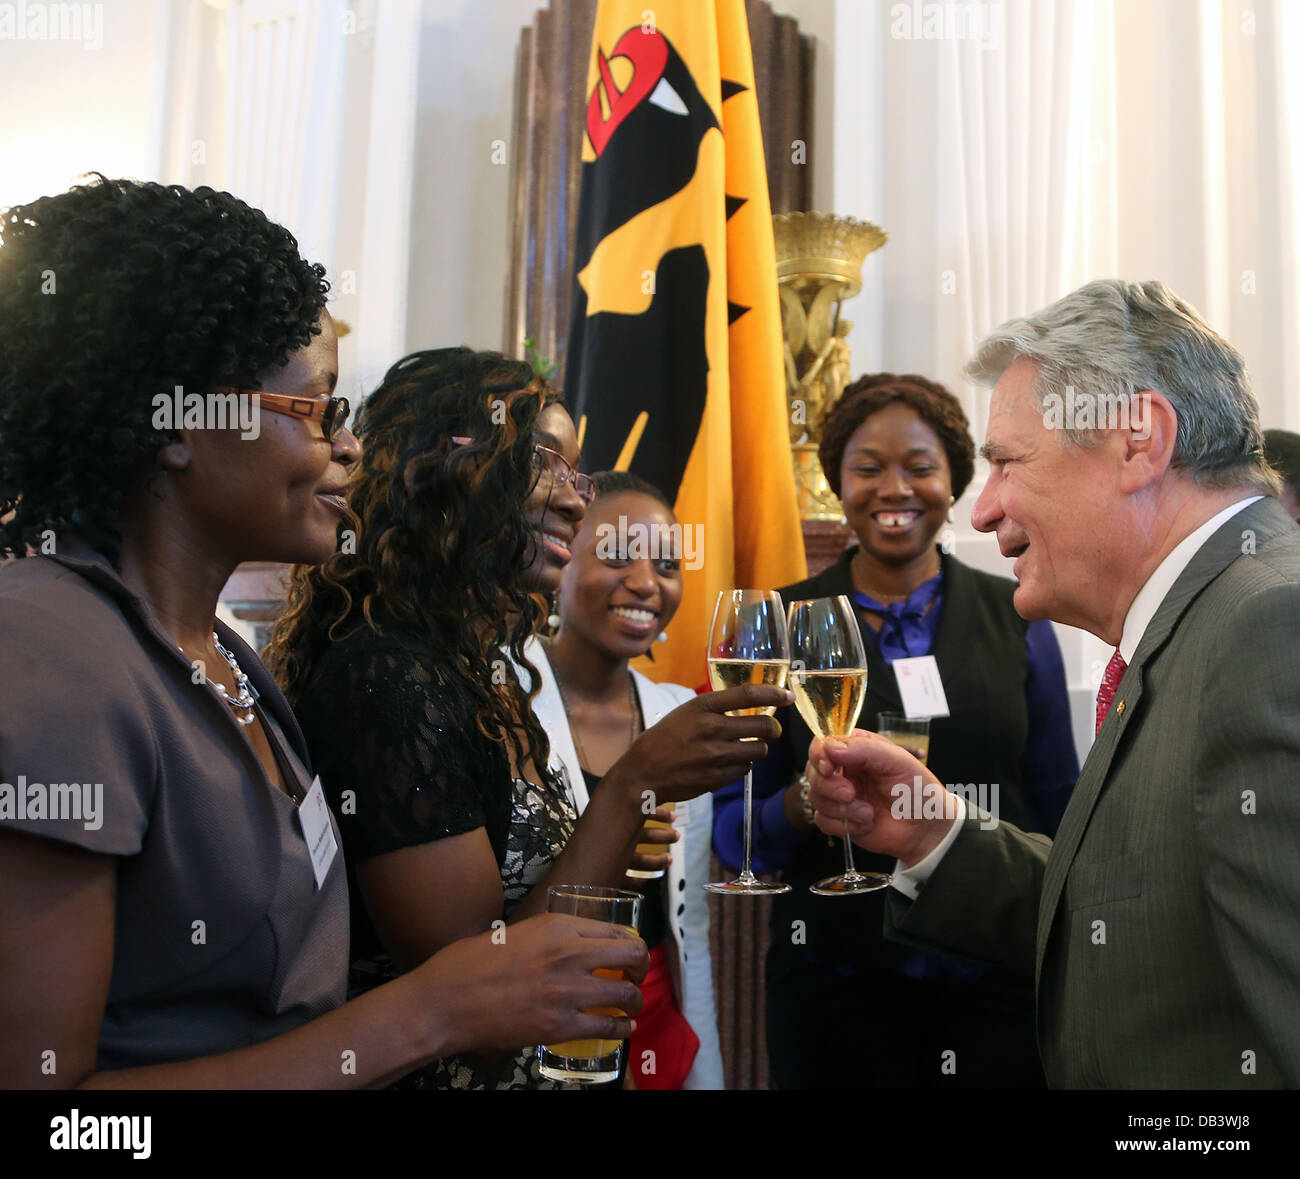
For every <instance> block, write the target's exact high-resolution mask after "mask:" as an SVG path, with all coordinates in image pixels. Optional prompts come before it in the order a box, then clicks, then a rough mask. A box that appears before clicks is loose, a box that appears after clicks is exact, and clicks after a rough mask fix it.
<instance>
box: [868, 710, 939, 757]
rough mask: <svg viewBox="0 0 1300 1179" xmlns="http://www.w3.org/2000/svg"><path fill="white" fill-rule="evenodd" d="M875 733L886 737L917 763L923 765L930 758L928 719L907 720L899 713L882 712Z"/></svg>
mask: <svg viewBox="0 0 1300 1179" xmlns="http://www.w3.org/2000/svg"><path fill="white" fill-rule="evenodd" d="M876 732H878V733H879V734H880V735H881V736H882V737H888V738H889V740H891V741H892V742H893V743H894V744H895V745H900V746H902V748H904V749H906V750H907V752H908V753H910V754H911V755H912V756H913V757H914V758H916V760H917V761H919V762H920V763H921V764H922V765H925V759H926V758H927V757H929V756H930V718H929V717H928V716H927V717H919V718H918V717H913V718H912V719H910V720H909V719H908V718H907V717H906V716H904V715H903V713H901V712H882V713H881V714H880V716H879V717H878V718H877V722H876Z"/></svg>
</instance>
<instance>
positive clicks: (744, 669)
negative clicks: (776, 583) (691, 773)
mask: <svg viewBox="0 0 1300 1179" xmlns="http://www.w3.org/2000/svg"><path fill="white" fill-rule="evenodd" d="M789 670H790V652H789V648H788V646H787V643H786V633H785V610H784V608H783V606H782V604H781V596H780V594H778V593H776V592H775V591H773V590H723V591H722V593H720V594H719V595H718V604H717V606H715V607H714V610H713V626H712V627H711V628H710V630H709V684H710V685H711V686H712V688H713V690H714V691H715V692H720V691H722V690H723V689H725V688H735V687H739V686H740V685H741V684H772V685H774V686H776V687H778V688H783V687H785V680H786V675H787V674H788V673H789ZM775 711H776V709H775V708H744V709H740V710H737V711H733V712H732V713H731V714H730V715H731V716H760V715H765V716H771V715H772V714H773V713H774V712H775ZM753 800H754V771H753V768H752V767H751V768H750V769H748V770H746V771H745V862H744V865H743V867H742V869H741V872H740V875H739V876H737V877H736V879H735V880H728V881H725V882H723V881H711V882H710V883H708V884H706V885H705V886H704V887H705V888H706V889H707V890H708V891H709V892H720V893H727V894H733V893H734V894H738V895H741V896H754V895H762V894H769V895H770V894H772V893H778V892H789V891H790V886H789V885H788V884H769V883H767V881H764V880H759V878H758V877H757V876H755V875H754V873H753V870H752V869H751V867H750V838H751V828H752V823H753Z"/></svg>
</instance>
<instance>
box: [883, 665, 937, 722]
mask: <svg viewBox="0 0 1300 1179" xmlns="http://www.w3.org/2000/svg"><path fill="white" fill-rule="evenodd" d="M894 678H895V679H896V680H897V681H898V694H899V696H900V697H901V698H902V701H903V711H904V712H905V713H906V714H907V719H908V720H923V719H924V718H926V717H936V716H947V715H948V697H947V696H945V695H944V692H943V680H942V679H941V678H940V676H939V665H938V663H936V662H935V659H934V656H933V655H918V656H916V657H915V658H914V659H895V660H894Z"/></svg>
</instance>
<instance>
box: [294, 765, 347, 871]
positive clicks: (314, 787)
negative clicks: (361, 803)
mask: <svg viewBox="0 0 1300 1179" xmlns="http://www.w3.org/2000/svg"><path fill="white" fill-rule="evenodd" d="M298 819H299V821H300V822H301V823H302V834H303V838H305V839H306V840H307V851H308V853H309V854H310V855H311V870H312V872H313V873H315V876H316V887H317V888H320V886H321V885H322V884H323V883H324V882H325V877H326V876H328V875H329V870H330V865H331V864H332V863H333V862H334V857H335V856H336V855H337V854H338V850H339V845H338V842H337V841H336V840H335V838H334V827H333V824H331V823H330V809H329V807H328V806H326V805H325V791H324V790H323V789H322V788H321V784H320V775H319V774H317V775H316V777H315V779H314V780H313V781H312V784H311V789H310V790H308V791H307V797H306V798H304V799H303V800H302V803H301V804H300V805H299V807H298Z"/></svg>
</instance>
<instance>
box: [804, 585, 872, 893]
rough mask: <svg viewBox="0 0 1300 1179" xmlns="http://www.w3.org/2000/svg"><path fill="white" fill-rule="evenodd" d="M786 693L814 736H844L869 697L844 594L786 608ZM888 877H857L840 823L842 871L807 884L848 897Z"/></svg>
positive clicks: (855, 630) (852, 618) (868, 874)
mask: <svg viewBox="0 0 1300 1179" xmlns="http://www.w3.org/2000/svg"><path fill="white" fill-rule="evenodd" d="M789 631H790V690H791V691H792V692H794V703H795V707H796V708H798V709H799V715H800V716H801V717H803V719H804V723H805V724H806V725H807V726H808V727H809V728H810V729H811V730H812V731H813V732H814V733H815V734H816V735H817V736H818V737H822V738H826V737H847V736H848V735H849V734H850V733H851V732H853V727H854V726H855V725H856V724H857V723H858V713H859V712H861V711H862V701H863V699H864V698H865V697H866V694H867V655H866V652H865V651H864V650H863V648H862V634H861V632H860V631H859V630H858V620H857V618H856V616H855V615H854V613H853V607H852V606H851V605H850V604H849V600H848V598H846V597H845V596H844V595H843V594H840V595H839V596H838V597H834V598H815V599H813V600H812V601H808V602H792V603H791V604H790V619H789ZM891 880H892V877H891V876H890V875H889V874H888V873H886V872H859V871H858V870H857V869H856V868H855V867H854V866H853V845H852V843H851V842H850V841H849V833H848V823H845V824H844V872H843V874H842V875H840V876H831V877H828V878H827V879H826V880H819V881H817V883H816V884H814V885H811V886H810V887H811V890H812V891H813V892H815V893H817V894H818V895H819V896H825V897H846V896H853V895H855V894H856V893H861V892H875V890H876V889H878V888H886V887H887V886H888V885H889V883H890V881H891Z"/></svg>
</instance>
